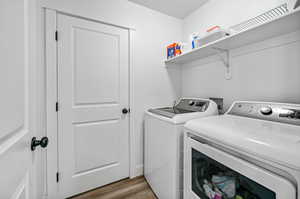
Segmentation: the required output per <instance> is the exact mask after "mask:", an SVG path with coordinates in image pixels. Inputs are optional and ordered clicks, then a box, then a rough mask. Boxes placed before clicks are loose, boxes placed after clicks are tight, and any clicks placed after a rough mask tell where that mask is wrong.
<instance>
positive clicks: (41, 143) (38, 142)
mask: <svg viewBox="0 0 300 199" xmlns="http://www.w3.org/2000/svg"><path fill="white" fill-rule="evenodd" d="M48 143H49V140H48V138H47V137H43V138H42V139H41V140H37V139H36V137H33V138H32V140H31V151H34V150H35V149H36V147H37V146H41V147H42V148H46V147H47V146H48Z"/></svg>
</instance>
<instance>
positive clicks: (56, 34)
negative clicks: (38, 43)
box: [55, 31, 58, 41]
mask: <svg viewBox="0 0 300 199" xmlns="http://www.w3.org/2000/svg"><path fill="white" fill-rule="evenodd" d="M55 41H58V32H57V31H55Z"/></svg>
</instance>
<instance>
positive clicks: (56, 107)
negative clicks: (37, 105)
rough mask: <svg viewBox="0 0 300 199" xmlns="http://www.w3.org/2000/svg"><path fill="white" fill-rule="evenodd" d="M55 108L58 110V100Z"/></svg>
mask: <svg viewBox="0 0 300 199" xmlns="http://www.w3.org/2000/svg"><path fill="white" fill-rule="evenodd" d="M55 110H56V112H58V102H56V103H55Z"/></svg>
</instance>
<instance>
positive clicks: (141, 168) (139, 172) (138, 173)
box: [134, 164, 144, 177]
mask: <svg viewBox="0 0 300 199" xmlns="http://www.w3.org/2000/svg"><path fill="white" fill-rule="evenodd" d="M142 175H144V165H143V164H140V165H137V166H136V167H135V176H134V177H137V176H142Z"/></svg>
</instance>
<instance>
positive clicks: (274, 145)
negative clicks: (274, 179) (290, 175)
mask: <svg viewBox="0 0 300 199" xmlns="http://www.w3.org/2000/svg"><path fill="white" fill-rule="evenodd" d="M184 127H185V128H186V130H187V131H191V133H193V134H195V135H198V136H200V137H203V138H207V139H210V140H212V141H216V142H219V143H222V144H225V145H227V146H230V147H233V148H235V149H236V150H237V151H243V152H246V153H248V154H252V155H254V156H259V157H261V158H264V159H268V160H270V161H273V162H276V163H279V164H282V165H285V166H289V167H291V168H294V169H298V170H300V158H299V152H300V126H297V125H292V124H285V123H278V122H273V121H266V120H259V119H253V118H247V117H241V116H236V115H228V114H227V115H223V116H214V117H208V118H201V119H194V120H191V121H188V122H187V123H186V124H185V126H184Z"/></svg>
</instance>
